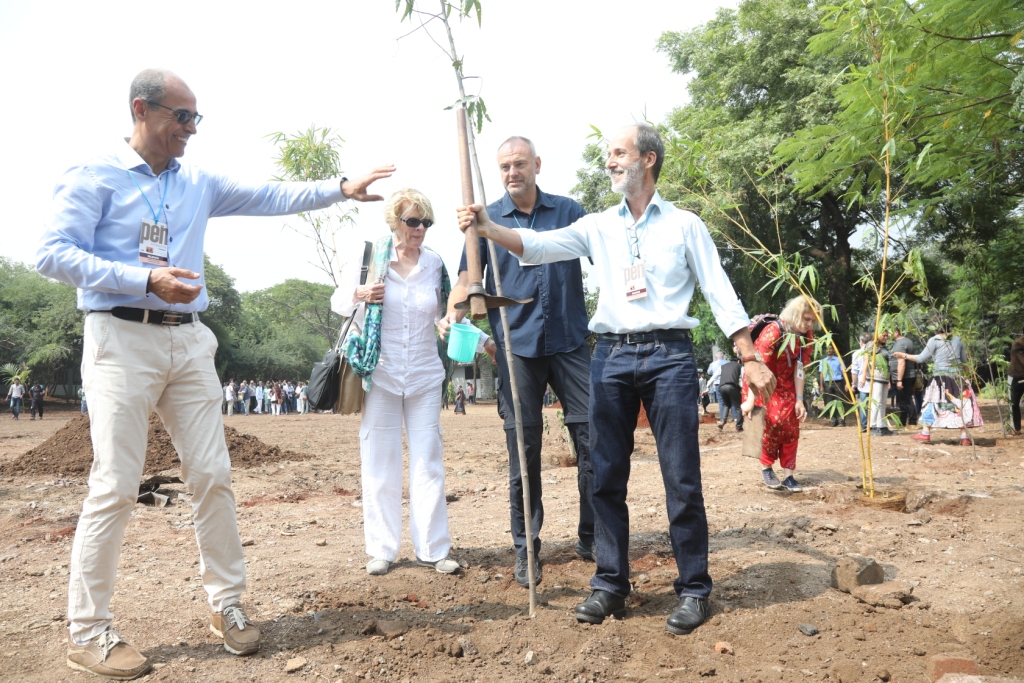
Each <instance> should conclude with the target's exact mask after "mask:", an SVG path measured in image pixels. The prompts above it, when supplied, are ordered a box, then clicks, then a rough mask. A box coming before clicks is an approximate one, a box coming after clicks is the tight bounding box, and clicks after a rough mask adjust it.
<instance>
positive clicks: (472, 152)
mask: <svg viewBox="0 0 1024 683" xmlns="http://www.w3.org/2000/svg"><path fill="white" fill-rule="evenodd" d="M441 18H442V20H443V22H444V28H445V31H446V32H447V34H448V44H449V46H450V47H451V54H452V55H457V54H458V53H457V52H456V51H455V39H454V38H453V37H452V31H451V27H449V25H448V17H447V14H446V5H445V0H441ZM455 77H456V80H457V81H458V84H459V97H460V98H462V101H463V102H465V99H466V90H465V87H464V86H463V82H462V67H461V65H459V66H456V68H455ZM456 115H457V117H458V125H459V141H460V145H459V155H460V161H462V172H463V176H462V192H463V201H464V202H465V205H466V206H469V205H470V204H473V203H474V202H473V199H474V198H473V181H472V171H473V170H475V171H476V180H477V185H478V187H479V188H480V202H481V203H482V204H484V205H485V206H486V204H487V198H486V196H485V195H484V188H483V176H482V174H481V172H480V160H479V158H478V157H477V153H476V140H475V138H474V136H473V129H472V127H471V126H469V125H468V122H467V120H466V119H467V115H466V108H465V105H463V106H460V107H457V108H456ZM463 141H464V143H463ZM463 150H465V155H466V156H465V159H471V163H472V168H471V167H470V163H469V162H467V161H463ZM467 172H469V173H470V175H469V176H467V175H466V173H467ZM467 179H468V184H467ZM467 190H468V197H467ZM467 200H468V201H467ZM473 232H474V239H473V241H472V247H471V246H470V240H469V231H467V235H466V265H467V268H468V267H469V263H470V261H469V258H470V257H469V254H470V252H473V253H475V254H476V255H477V267H478V268H479V264H480V261H479V251H478V249H479V244H480V243H479V241H478V239H477V238H476V235H475V233H476V230H474V231H473ZM485 241H486V242H487V249H488V256H489V257H490V264H491V273H492V274H493V276H494V289H495V293H496V294H497V295H498V296H504V294H503V292H502V287H501V273H500V272H499V271H498V268H497V267H495V264H496V263H497V262H498V259H497V252H496V250H495V248H494V243H493V242H492V241H491V240H485ZM470 284H471V285H472V283H470ZM481 303H483V302H482V301H481ZM472 305H473V297H470V306H472ZM498 310H499V311H500V314H501V329H502V331H503V332H504V334H505V363H506V365H507V367H508V375H509V389H510V390H511V392H512V411H513V413H514V415H515V422H516V447H517V449H518V450H519V454H518V455H519V475H520V478H521V479H522V482H523V515H524V517H525V520H524V521H525V522H526V565H527V576H528V580H529V584H530V617H531V618H533V617H535V616H537V577H536V576H535V575H534V574H535V573H534V571H533V567H534V552H533V510H532V509H531V507H530V476H529V471H528V470H527V466H526V438H525V435H524V434H523V411H522V408H521V403H520V401H519V384H518V382H517V380H516V365H515V356H514V354H513V351H512V333H511V331H510V328H509V322H508V312H507V311H506V307H505V306H501V307H500V308H499V309H498ZM474 317H476V315H475V314H474ZM481 317H482V316H481Z"/></svg>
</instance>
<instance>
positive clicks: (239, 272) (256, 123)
mask: <svg viewBox="0 0 1024 683" xmlns="http://www.w3.org/2000/svg"><path fill="white" fill-rule="evenodd" d="M735 4H736V3H735V2H734V1H732V0H729V1H728V2H719V1H718V0H704V1H700V2H698V1H695V0H671V1H670V0H633V1H632V2H621V1H619V2H610V1H605V0H589V1H588V2H579V1H577V2H566V1H564V0H485V1H484V3H483V9H484V14H483V26H482V28H478V27H477V25H476V23H475V22H468V21H467V22H461V23H460V22H458V21H457V20H456V21H455V22H454V32H455V41H456V45H457V47H458V48H459V51H460V52H461V53H462V56H463V57H464V59H465V72H466V74H467V75H472V76H480V77H481V78H480V79H479V80H474V81H469V84H470V88H471V89H472V88H476V89H477V92H479V94H480V95H481V96H482V97H483V98H484V100H485V101H486V103H487V107H488V110H489V111H490V114H491V118H492V120H493V121H492V122H491V123H487V124H485V127H484V131H483V134H482V135H481V136H480V138H479V145H480V152H481V164H482V165H483V170H484V178H485V182H486V193H487V199H488V200H489V201H494V200H496V199H498V198H499V197H500V196H501V194H502V192H503V189H502V187H501V183H500V178H499V176H498V172H497V167H496V162H495V160H494V157H495V150H496V148H497V145H498V144H499V143H500V142H501V141H502V140H504V139H505V138H507V137H508V136H510V135H513V134H515V135H524V136H526V137H529V138H532V139H533V140H534V142H535V144H536V146H537V150H538V154H539V155H540V156H541V159H542V169H541V174H540V176H539V178H538V184H539V185H540V187H541V188H542V189H544V190H545V191H548V192H553V193H556V194H568V191H569V189H570V188H571V187H572V186H573V184H574V183H575V172H576V170H577V169H578V168H579V167H580V166H581V164H582V162H581V160H580V154H581V152H582V150H583V146H584V145H585V144H586V142H587V139H586V138H587V136H588V135H589V134H590V133H591V128H590V126H591V125H594V126H597V127H599V128H601V129H602V130H605V131H606V132H607V131H610V130H613V129H615V128H617V127H618V126H620V125H623V124H628V123H630V122H633V121H635V120H639V119H643V118H645V117H646V118H647V119H648V120H651V121H655V122H659V121H662V120H663V119H664V117H665V115H666V114H667V113H668V112H669V111H670V110H671V109H672V108H673V107H675V106H679V105H680V104H682V103H684V102H685V101H686V92H685V86H686V81H685V79H684V78H683V77H681V76H679V75H676V74H673V73H671V71H670V70H669V67H668V60H667V58H666V56H665V55H663V54H660V53H657V52H655V50H654V46H655V43H656V41H657V39H658V37H659V36H660V35H661V32H662V31H669V30H674V31H683V30H688V29H690V28H693V27H695V26H697V25H698V24H701V23H703V22H706V21H707V20H709V19H711V18H712V17H713V16H714V13H715V11H716V9H717V8H718V7H719V6H723V5H728V6H734V5H735ZM419 5H420V6H421V7H424V8H428V9H433V8H434V6H435V3H434V2H433V1H432V0H420V3H419ZM417 25H418V23H413V24H410V23H409V22H408V21H406V22H405V23H399V17H398V15H397V14H396V13H395V11H394V2H393V1H392V0H362V1H361V2H356V1H355V0H334V1H333V2H323V1H318V0H292V2H288V3H282V2H273V3H268V2H245V3H241V2H206V3H191V4H188V3H186V4H184V5H181V4H179V5H174V4H172V5H167V4H159V3H157V4H153V3H137V2H124V1H120V0H116V1H115V0H104V1H103V2H99V3H84V2H63V1H61V2H45V3H42V2H29V1H27V0H0V65H2V66H0V92H2V93H3V94H4V106H3V107H0V129H2V130H4V131H5V134H6V135H7V143H6V148H7V152H6V153H5V155H4V157H5V163H4V164H2V165H0V230H2V233H0V234H2V235H3V238H2V240H0V255H3V256H7V257H10V258H14V259H16V260H19V261H28V262H33V263H34V261H35V250H36V246H37V243H38V241H39V237H40V235H41V232H42V230H43V227H44V224H45V222H46V216H47V215H48V212H49V205H50V198H51V195H52V192H53V187H54V185H55V183H56V181H57V179H58V178H59V177H60V175H61V173H62V172H63V171H64V170H66V169H67V168H68V167H69V166H71V165H73V164H75V163H80V162H82V161H85V160H87V159H89V158H91V157H92V156H95V155H97V154H101V153H104V152H106V151H108V150H110V149H112V148H113V147H114V146H115V145H116V144H118V141H119V139H120V138H123V137H126V136H128V135H130V134H131V119H130V114H129V111H128V86H129V84H130V83H131V80H132V78H133V77H134V76H135V74H136V73H138V72H139V71H141V70H142V69H144V68H147V67H160V68H166V69H170V70H172V71H174V72H176V73H177V74H178V75H180V76H181V77H182V78H183V79H184V80H185V81H186V82H187V83H188V84H189V86H190V87H191V88H192V90H193V91H194V92H195V93H196V97H197V99H198V110H199V111H200V112H201V113H202V114H203V116H204V117H206V118H205V119H204V120H203V122H202V124H200V126H199V133H198V135H196V136H195V137H193V138H192V140H191V141H190V142H189V145H188V152H187V154H186V158H187V160H188V161H190V162H192V163H195V164H197V165H199V166H202V167H204V168H207V169H210V170H214V171H218V172H222V173H225V174H228V175H230V176H232V177H234V178H237V179H239V180H246V181H260V180H264V179H267V178H270V177H271V176H272V175H274V173H275V167H274V162H273V158H274V156H275V151H276V150H275V148H274V146H273V145H272V144H271V143H270V142H269V141H268V140H267V139H266V137H265V136H266V135H267V134H269V133H273V132H275V131H285V132H288V133H294V132H297V131H299V130H304V129H306V128H307V127H309V126H310V125H311V124H315V125H317V126H325V127H329V128H331V129H332V130H333V131H335V132H336V133H338V134H339V135H341V136H342V137H343V138H344V139H345V140H346V142H345V144H344V147H343V149H342V167H343V169H344V171H345V173H346V174H347V175H349V176H350V177H352V176H356V175H359V174H360V173H362V172H364V171H366V170H368V169H369V168H371V167H372V166H375V165H377V164H381V163H394V164H396V165H397V167H398V172H397V173H396V174H395V176H394V177H393V178H391V179H390V180H388V181H385V182H382V183H379V187H377V190H378V193H379V194H384V195H385V196H386V195H387V194H389V193H390V192H392V191H394V190H396V189H399V188H401V187H415V188H417V189H419V190H422V191H423V192H424V193H426V195H427V196H428V197H429V198H430V199H431V201H432V202H433V205H434V210H435V213H436V214H437V217H438V219H439V220H438V224H437V225H436V226H435V227H433V228H432V229H431V230H430V233H429V235H428V237H427V242H426V243H427V245H428V246H430V247H432V248H433V249H435V250H436V251H438V252H439V253H440V254H441V256H442V257H443V258H444V259H445V261H446V262H447V263H448V265H449V268H450V269H451V270H452V275H453V277H454V270H455V266H456V265H457V262H458V257H459V255H460V250H461V244H462V236H461V233H459V232H458V229H457V228H456V227H455V225H454V207H455V206H456V205H457V204H458V203H459V202H460V185H459V175H458V148H457V139H456V129H455V119H454V114H453V113H452V112H450V111H444V108H445V107H446V106H448V105H449V104H451V103H452V102H453V101H454V100H455V99H457V89H456V84H455V78H454V75H453V71H452V68H451V65H450V64H449V63H448V61H447V58H446V57H445V55H444V53H442V51H441V50H440V49H439V48H438V47H437V46H436V45H435V44H434V43H433V42H432V41H431V38H430V36H428V35H427V33H426V32H424V31H422V30H420V31H416V32H415V33H412V34H411V35H408V36H406V37H402V36H403V35H404V34H407V33H409V32H410V31H411V30H412V29H413V28H414V27H415V26H417ZM428 30H429V32H430V34H431V35H432V36H433V37H434V38H435V39H437V40H438V41H441V42H444V36H443V29H442V26H441V25H440V23H439V22H433V23H431V24H430V25H429V26H428ZM380 207H381V205H380V204H375V205H363V208H362V210H361V213H360V215H359V217H358V219H357V227H355V228H352V229H351V230H350V234H349V235H348V237H349V238H350V240H351V242H356V241H359V240H362V239H363V238H364V237H365V238H368V239H372V238H374V237H376V236H378V235H380V234H382V232H383V231H384V230H385V229H386V226H385V225H384V222H383V219H382V213H381V208H380ZM295 220H296V219H281V218H223V219H215V220H213V221H211V222H210V224H209V227H208V230H207V236H206V251H207V253H208V254H209V255H210V258H211V259H212V260H213V261H214V262H215V263H219V264H221V265H223V266H224V267H225V269H226V270H227V272H228V273H229V274H230V275H232V276H233V277H234V278H235V279H236V284H237V286H238V288H239V289H240V290H243V291H245V290H253V289H262V288H264V287H268V286H270V285H273V284H275V283H278V282H281V281H283V280H285V279H287V278H289V277H301V278H304V279H309V280H318V281H326V280H325V276H323V275H322V274H318V272H317V271H316V270H315V269H314V268H313V267H312V266H311V265H309V262H310V261H313V260H315V252H314V249H313V245H312V243H311V242H309V241H306V240H304V239H302V238H300V237H298V236H297V234H296V233H295V231H294V230H292V229H290V228H288V227H287V224H288V222H289V221H295Z"/></svg>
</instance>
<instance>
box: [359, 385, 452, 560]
mask: <svg viewBox="0 0 1024 683" xmlns="http://www.w3.org/2000/svg"><path fill="white" fill-rule="evenodd" d="M362 414H363V421H362V425H361V427H360V429H359V452H360V455H361V459H362V478H363V529H364V533H365V536H366V554H367V555H369V556H371V557H375V558H379V559H383V560H387V561H388V562H394V561H395V560H397V559H398V550H399V547H400V546H401V543H402V471H403V467H402V425H403V423H404V425H405V434H406V438H407V440H408V442H409V527H410V531H411V533H412V545H413V548H414V549H415V551H416V557H417V558H419V559H421V560H425V561H428V562H436V561H438V560H443V559H444V558H445V557H447V556H448V551H449V550H451V547H452V540H451V536H450V535H449V533H448V506H447V504H446V503H445V499H444V461H443V459H442V457H441V450H442V447H441V392H440V391H434V390H433V389H431V390H430V391H427V392H424V393H422V394H417V395H414V396H399V395H398V394H392V393H390V392H388V391H385V390H383V389H381V388H380V387H378V386H373V387H371V388H370V390H369V391H368V392H366V398H365V402H364V403H363V411H362Z"/></svg>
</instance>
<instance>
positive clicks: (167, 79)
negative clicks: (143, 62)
mask: <svg viewBox="0 0 1024 683" xmlns="http://www.w3.org/2000/svg"><path fill="white" fill-rule="evenodd" d="M172 82H176V83H180V84H181V85H182V86H184V87H185V89H186V90H189V91H190V92H191V90H190V89H189V87H188V86H187V85H185V81H183V80H181V78H179V77H178V76H177V75H176V74H174V73H172V72H170V71H167V70H166V69H146V70H145V71H140V72H139V75H138V76H136V77H135V78H134V80H132V85H131V88H129V89H128V108H129V109H130V110H131V112H132V123H135V108H134V107H133V105H132V103H133V102H134V101H135V100H142V101H144V102H162V101H163V99H164V97H166V96H167V87H168V85H170V84H171V83H172Z"/></svg>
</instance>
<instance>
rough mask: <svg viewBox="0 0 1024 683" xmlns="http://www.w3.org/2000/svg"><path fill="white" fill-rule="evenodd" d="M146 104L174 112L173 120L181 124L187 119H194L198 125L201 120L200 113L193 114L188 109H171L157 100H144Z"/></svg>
mask: <svg viewBox="0 0 1024 683" xmlns="http://www.w3.org/2000/svg"><path fill="white" fill-rule="evenodd" d="M146 104H150V105H152V106H154V107H160V108H161V109H166V110H167V111H169V112H171V113H172V114H174V120H175V121H177V122H178V123H180V124H181V125H183V126H184V125H185V124H186V123H188V122H189V121H195V122H196V125H197V126H198V125H199V122H200V121H202V120H203V115H202V114H193V113H192V112H190V111H189V110H188V109H171V108H170V107H168V106H166V105H163V104H160V103H159V102H152V101H150V100H146Z"/></svg>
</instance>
